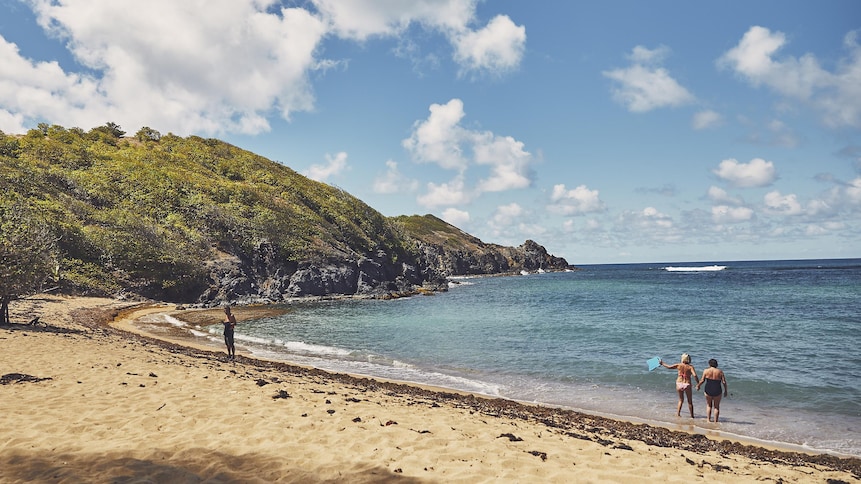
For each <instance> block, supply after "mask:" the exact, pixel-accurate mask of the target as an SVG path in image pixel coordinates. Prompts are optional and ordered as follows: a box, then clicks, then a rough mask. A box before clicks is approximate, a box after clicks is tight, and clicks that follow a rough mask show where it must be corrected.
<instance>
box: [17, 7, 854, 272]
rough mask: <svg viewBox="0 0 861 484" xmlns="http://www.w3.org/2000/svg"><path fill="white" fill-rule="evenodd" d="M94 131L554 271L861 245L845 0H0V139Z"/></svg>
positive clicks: (850, 11) (820, 253)
mask: <svg viewBox="0 0 861 484" xmlns="http://www.w3.org/2000/svg"><path fill="white" fill-rule="evenodd" d="M108 121H111V122H115V123H117V124H119V125H120V126H122V127H123V129H124V130H126V131H127V132H128V133H129V134H134V133H135V132H136V131H137V130H138V129H139V128H140V127H143V126H148V127H151V128H153V129H156V130H158V131H160V132H162V133H169V132H170V133H174V134H177V135H181V136H187V135H191V134H195V135H200V136H204V137H217V138H220V139H224V140H226V141H228V142H230V143H233V144H235V145H237V146H239V147H242V148H245V149H248V150H251V151H254V152H256V153H259V154H261V155H263V156H266V157H267V158H270V159H272V160H275V161H277V162H280V163H283V164H285V165H287V166H289V167H291V168H293V169H294V170H296V171H298V172H300V173H303V174H305V175H307V176H310V177H312V178H315V179H318V180H320V181H324V182H326V183H329V184H331V185H335V186H338V187H341V188H343V189H345V190H347V191H348V192H350V193H352V194H354V195H355V196H357V197H359V198H360V199H362V200H364V201H365V202H367V203H368V204H370V205H371V206H372V207H374V208H376V209H377V210H379V211H380V212H382V213H383V214H385V215H400V214H426V213H432V214H434V215H437V216H439V217H441V218H443V219H445V220H447V221H449V222H450V223H453V224H454V225H456V226H458V227H460V228H462V229H463V230H465V231H467V232H470V233H472V234H474V235H476V236H478V237H479V238H481V239H482V240H484V241H486V242H493V243H499V244H504V245H519V244H521V243H522V242H523V241H524V240H526V239H533V240H535V241H537V242H538V243H540V244H542V245H544V246H545V247H546V248H547V249H548V250H549V251H550V252H551V253H553V254H554V255H558V256H562V257H565V258H566V259H567V260H568V261H569V262H570V263H573V264H589V263H616V262H619V263H624V262H675V261H705V262H707V261H723V260H749V259H792V258H832V257H834V258H837V257H861V2H857V1H854V0H845V1H840V0H833V1H826V2H809V1H793V0H779V1H772V0H761V1H756V2H742V1H727V2H721V3H720V4H715V3H708V2H681V1H655V2H642V1H601V2H598V1H593V2H579V1H577V2H572V1H549V0H548V1H538V2H524V1H483V2H479V1H471V0H415V1H397V0H376V1H371V0H349V1H348V0H340V1H339V0H312V1H307V2H303V1H296V0H294V1H288V2H275V1H268V0H246V1H243V0H205V1H204V0H184V1H183V2H176V1H173V0H151V1H149V2H132V1H120V0H61V1H57V0H54V1H49V0H0V130H2V131H3V132H5V133H7V134H12V133H23V132H26V130H27V129H30V128H33V127H35V126H36V125H37V124H38V123H40V122H47V123H50V124H59V125H62V126H66V127H73V126H77V127H81V128H83V129H90V128H93V127H96V126H100V125H103V124H104V123H106V122H108Z"/></svg>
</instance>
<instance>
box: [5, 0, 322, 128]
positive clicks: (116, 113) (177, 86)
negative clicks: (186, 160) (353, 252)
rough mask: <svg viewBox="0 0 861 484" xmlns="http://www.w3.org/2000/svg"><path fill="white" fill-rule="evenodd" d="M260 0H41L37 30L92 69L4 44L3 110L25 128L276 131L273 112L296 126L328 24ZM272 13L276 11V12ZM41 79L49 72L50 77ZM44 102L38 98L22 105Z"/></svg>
mask: <svg viewBox="0 0 861 484" xmlns="http://www.w3.org/2000/svg"><path fill="white" fill-rule="evenodd" d="M270 4H271V2H262V1H253V0H247V1H234V0H211V1H206V2H203V1H184V2H174V1H171V0H152V1H150V2H149V3H147V4H146V5H145V6H143V5H141V6H131V5H130V4H127V3H123V2H112V1H109V0H96V1H84V0H67V1H64V2H61V3H58V2H52V1H47V0H34V1H33V2H32V3H31V5H32V8H33V10H34V12H35V13H36V16H37V19H38V21H39V23H40V25H41V26H42V27H43V28H44V29H46V30H48V31H50V32H51V34H52V35H54V36H57V37H59V38H60V39H62V40H63V41H65V42H66V45H67V46H68V48H69V51H70V53H71V54H72V55H73V56H74V58H75V59H76V61H77V62H78V63H79V64H81V65H83V66H85V67H86V68H87V69H89V72H92V73H93V74H92V77H90V76H89V75H77V74H71V73H66V72H63V71H62V69H60V67H59V66H58V65H57V64H56V63H39V62H33V61H31V60H29V59H23V58H22V57H20V55H18V54H17V52H16V53H15V54H14V55H12V56H11V58H10V54H9V46H8V43H5V44H6V45H4V47H3V49H2V50H3V51H4V54H2V55H3V56H4V57H5V58H4V59H3V60H4V62H3V65H4V66H7V67H8V66H10V65H14V66H15V67H14V69H4V70H3V71H2V74H0V84H2V85H4V86H7V87H6V88H0V108H3V109H5V110H7V111H11V112H14V113H19V114H21V115H22V116H23V117H24V118H25V119H26V120H27V121H26V122H28V123H32V122H33V121H36V120H44V119H48V120H50V121H51V122H56V123H61V124H66V125H76V126H77V125H82V126H83V127H85V128H88V127H90V126H97V125H100V124H103V123H104V122H106V121H115V122H119V123H120V124H122V125H125V126H126V127H127V128H129V129H135V128H136V127H139V126H144V125H152V126H159V129H161V130H169V131H171V132H177V133H179V134H187V133H192V132H198V133H220V132H225V131H232V132H241V133H259V132H261V131H266V130H268V129H269V124H268V121H267V120H266V118H265V116H266V115H267V114H268V113H269V112H271V111H272V110H273V109H275V110H277V111H278V112H279V113H280V114H281V115H282V116H283V117H285V118H289V116H290V114H291V113H293V112H295V111H303V110H308V109H310V108H311V107H312V106H313V102H314V97H313V94H312V92H311V89H310V86H309V83H308V79H307V75H308V72H309V71H312V70H314V69H316V68H317V67H318V62H319V61H318V60H317V59H315V57H314V53H315V51H316V49H317V47H318V44H319V42H320V40H321V39H322V37H323V35H325V33H326V30H325V25H324V24H323V22H322V21H321V20H320V19H319V18H317V17H315V16H314V15H312V14H311V13H310V12H308V11H307V10H305V9H301V8H279V9H276V8H274V7H273V5H270ZM270 7H273V8H272V9H271V10H270V9H269V8H270ZM43 74H47V76H44V75H43ZM25 96H26V97H27V98H29V99H40V100H41V102H37V103H28V102H22V101H24V100H25V99H24V98H25Z"/></svg>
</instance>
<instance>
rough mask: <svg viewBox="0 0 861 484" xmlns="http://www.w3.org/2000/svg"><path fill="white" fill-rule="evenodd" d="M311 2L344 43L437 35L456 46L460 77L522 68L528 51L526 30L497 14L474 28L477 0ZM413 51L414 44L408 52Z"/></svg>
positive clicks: (454, 49) (454, 47)
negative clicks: (411, 31) (413, 33)
mask: <svg viewBox="0 0 861 484" xmlns="http://www.w3.org/2000/svg"><path fill="white" fill-rule="evenodd" d="M313 3H314V5H315V6H316V7H317V9H318V10H319V12H320V13H321V15H322V16H323V18H325V19H326V20H327V22H328V24H329V25H330V26H331V29H332V30H333V31H334V32H336V33H337V34H338V35H339V36H341V37H343V38H348V39H355V40H359V41H365V40H366V39H368V38H369V37H373V36H379V37H393V36H399V35H401V34H403V33H404V32H405V31H406V30H407V29H408V27H409V26H410V25H411V24H414V23H415V24H420V25H422V26H423V27H425V28H427V29H430V30H435V31H438V32H440V33H442V34H443V35H444V36H445V37H446V38H447V39H448V41H449V43H450V44H451V45H452V48H453V54H452V57H453V58H454V60H455V62H457V63H458V65H460V68H461V73H462V74H463V73H469V72H477V73H491V74H502V73H505V72H508V71H511V70H513V69H515V68H517V67H518V66H519V65H520V62H521V60H522V59H523V54H524V51H525V44H526V28H525V27H523V26H519V25H516V24H515V23H514V22H512V21H511V19H510V18H509V17H508V16H506V15H497V16H496V17H494V18H493V19H491V20H490V22H488V23H487V25H486V26H484V27H483V28H480V29H477V30H473V29H472V28H470V25H471V24H473V23H474V20H475V8H476V2H475V0H415V1H410V2H380V1H378V0H350V1H348V2H344V1H338V0H313ZM406 45H410V44H409V43H407V44H406ZM413 48H414V45H413V46H412V47H411V48H410V50H412V49H413ZM402 52H404V51H403V50H402Z"/></svg>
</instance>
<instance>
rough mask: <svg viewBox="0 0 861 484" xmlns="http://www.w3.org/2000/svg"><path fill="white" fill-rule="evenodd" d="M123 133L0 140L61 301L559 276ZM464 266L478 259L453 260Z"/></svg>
mask: <svg viewBox="0 0 861 484" xmlns="http://www.w3.org/2000/svg"><path fill="white" fill-rule="evenodd" d="M124 135H125V133H124V132H123V131H122V130H121V129H120V128H119V126H116V125H114V124H112V123H108V124H107V125H105V126H102V127H98V128H94V129H92V130H90V131H88V132H85V131H83V130H81V129H77V128H71V129H67V128H63V127H60V126H56V125H55V126H48V125H45V124H41V125H39V127H38V128H37V129H32V130H30V131H29V132H28V133H27V134H25V135H23V136H13V135H6V134H4V133H2V132H0V190H2V195H0V201H2V203H3V204H4V205H5V206H11V205H12V204H22V206H25V207H26V208H27V210H28V211H29V212H30V213H32V214H35V215H36V219H37V221H38V222H39V223H41V224H44V225H46V226H47V228H48V231H49V232H50V233H51V234H52V235H53V238H54V241H55V246H56V247H55V250H56V254H55V255H56V260H57V267H56V270H55V271H54V272H55V273H54V274H53V275H52V278H53V280H52V281H50V282H49V283H52V284H56V285H58V286H59V287H60V288H61V289H62V290H63V291H65V292H70V293H88V294H112V295H115V294H121V293H124V292H125V293H131V294H139V295H144V296H148V297H155V298H162V299H168V300H176V301H184V302H193V301H199V302H204V303H206V302H210V303H213V302H218V301H225V300H234V301H235V300H246V301H251V300H267V301H277V300H281V299H283V298H285V297H290V296H305V295H320V296H323V295H332V294H368V295H386V294H399V293H409V292H414V291H416V290H417V289H418V288H420V287H426V288H428V289H439V288H442V287H444V284H445V277H446V276H449V275H455V274H467V273H476V274H479V273H493V272H505V271H513V270H520V269H524V268H525V269H527V270H529V269H535V268H537V267H545V268H547V269H560V268H564V267H566V266H567V264H566V263H565V262H564V260H562V259H558V258H553V257H552V256H549V255H547V254H546V252H543V248H540V246H538V245H537V244H535V243H534V242H532V243H529V242H527V244H524V246H521V248H503V247H499V246H493V245H488V244H483V243H482V242H481V241H480V240H478V239H476V238H475V237H472V236H470V235H469V234H466V233H464V232H462V231H460V230H458V229H457V228H455V227H453V226H451V225H449V224H446V223H445V222H443V221H441V220H439V219H437V218H435V217H432V216H424V217H418V216H413V217H397V218H392V219H390V218H387V217H384V216H383V215H381V214H380V213H379V212H377V211H376V210H374V209H372V208H371V207H369V206H368V205H367V204H365V203H364V202H362V201H361V200H359V199H357V198H355V197H353V196H352V195H350V194H349V193H346V192H345V191H343V190H340V189H338V188H335V187H332V186H330V185H327V184H324V183H319V182H316V181H313V180H310V179H308V178H306V177H304V176H302V175H299V174H298V173H296V172H295V171H293V170H291V169H290V168H288V167H286V166H284V165H281V164H279V163H275V162H273V161H270V160H267V159H265V158H263V157H261V156H258V155H255V154H253V153H251V152H248V151H246V150H242V149H240V148H237V147H235V146H232V145H230V144H228V143H225V142H223V141H219V140H216V139H204V138H200V137H197V136H190V137H186V138H182V137H178V136H175V135H172V134H168V135H164V136H162V135H161V134H160V133H158V132H157V131H155V130H153V129H150V128H142V129H141V130H140V131H138V132H137V133H136V135H135V136H134V137H126V136H124ZM0 213H2V212H0ZM527 246H528V247H527ZM535 250H538V252H537V256H538V257H539V258H541V259H542V260H540V261H539V260H537V259H535V256H536V253H534V252H535ZM530 251H531V252H530ZM527 252H530V254H531V255H530V254H526V253H527ZM542 252H543V254H542ZM521 253H522V254H521ZM487 254H495V255H493V256H492V257H490V259H493V260H494V261H496V262H495V263H493V264H489V265H488V263H489V262H490V259H489V258H488V256H487ZM518 254H521V255H523V257H520V255H518ZM464 256H466V258H467V259H470V257H472V259H474V260H470V261H468V262H463V263H453V262H452V261H457V260H458V259H459V258H462V257H464ZM524 261H526V264H525V265H524ZM531 266H535V267H531Z"/></svg>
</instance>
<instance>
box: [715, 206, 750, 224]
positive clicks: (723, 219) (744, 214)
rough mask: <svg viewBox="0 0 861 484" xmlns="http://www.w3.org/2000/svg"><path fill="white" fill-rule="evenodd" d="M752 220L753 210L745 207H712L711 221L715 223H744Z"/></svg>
mask: <svg viewBox="0 0 861 484" xmlns="http://www.w3.org/2000/svg"><path fill="white" fill-rule="evenodd" d="M752 218H753V210H752V209H750V208H747V207H730V206H727V205H717V206H714V207H712V220H713V221H714V222H715V223H719V224H724V223H738V222H746V221H748V220H750V219H752Z"/></svg>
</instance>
